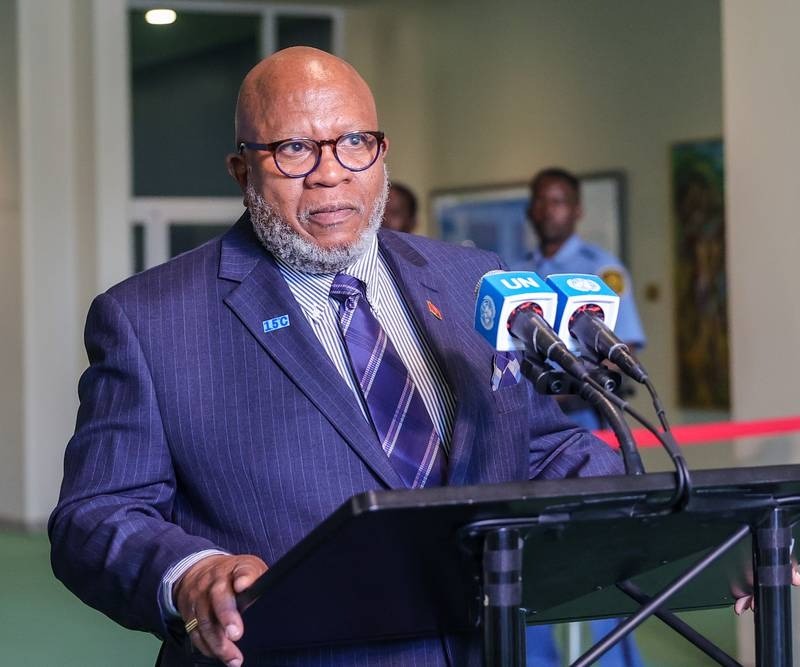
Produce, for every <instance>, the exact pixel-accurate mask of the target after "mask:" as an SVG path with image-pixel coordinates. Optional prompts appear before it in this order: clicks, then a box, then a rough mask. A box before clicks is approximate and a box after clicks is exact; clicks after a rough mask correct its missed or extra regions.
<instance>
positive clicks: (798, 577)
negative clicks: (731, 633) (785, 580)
mask: <svg viewBox="0 0 800 667" xmlns="http://www.w3.org/2000/svg"><path fill="white" fill-rule="evenodd" d="M792 586H800V570H798V569H797V565H793V566H792ZM746 609H752V610H753V611H755V609H756V601H755V597H754V596H752V595H745V596H744V597H742V598H739V599H738V600H736V602H734V603H733V611H735V612H736V615H737V616H738V615H739V614H741V613H742V612H743V611H745V610H746Z"/></svg>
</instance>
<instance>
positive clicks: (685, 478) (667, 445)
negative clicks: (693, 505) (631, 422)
mask: <svg viewBox="0 0 800 667" xmlns="http://www.w3.org/2000/svg"><path fill="white" fill-rule="evenodd" d="M588 384H590V385H591V386H593V387H594V388H595V389H596V390H597V391H600V392H602V393H603V394H604V395H605V396H606V398H608V399H609V400H610V401H611V402H612V403H614V404H615V405H616V406H617V407H618V408H619V409H620V410H622V411H623V412H627V413H628V414H629V415H630V416H631V417H633V418H634V419H635V420H636V421H637V422H639V423H640V424H641V425H642V426H644V427H645V428H646V429H647V430H648V431H650V433H652V434H653V435H654V436H655V437H656V439H657V440H658V441H659V443H661V446H662V447H663V448H664V450H665V451H666V452H667V454H668V455H669V457H670V459H671V460H672V463H673V465H674V466H675V472H676V477H677V479H676V485H675V492H674V493H673V495H672V497H671V498H670V500H669V502H668V503H667V505H668V506H669V507H670V508H671V509H683V508H684V507H685V506H686V505H687V503H688V502H689V497H690V495H691V493H692V481H691V476H690V475H689V469H688V467H687V466H686V461H685V460H684V458H683V455H682V454H681V451H680V449H678V445H677V444H676V443H675V439H674V438H673V437H672V433H671V432H669V431H664V432H663V433H662V432H661V431H659V430H658V429H657V428H656V427H655V426H653V424H651V423H650V422H649V421H648V420H647V419H645V418H644V417H643V416H642V415H641V414H639V413H638V412H637V411H636V410H634V409H633V408H632V407H631V406H630V405H629V404H628V402H627V401H625V400H623V399H622V398H620V397H619V396H617V395H616V394H612V393H609V392H606V391H605V390H604V389H603V387H602V386H600V385H599V384H598V383H597V382H595V381H594V380H592V379H589V380H588ZM664 420H665V421H666V417H664ZM662 423H663V422H662Z"/></svg>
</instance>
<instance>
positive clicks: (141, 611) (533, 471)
mask: <svg viewBox="0 0 800 667" xmlns="http://www.w3.org/2000/svg"><path fill="white" fill-rule="evenodd" d="M235 142H236V143H235V152H234V153H232V154H231V155H230V156H228V158H227V163H228V169H229V171H230V174H231V175H232V177H233V178H234V179H236V181H237V183H238V184H239V186H240V187H241V189H242V192H243V196H244V205H245V207H246V211H245V213H244V214H243V215H242V217H241V218H240V220H239V221H238V222H236V223H235V224H234V225H233V226H232V227H231V229H230V230H229V231H228V232H226V233H225V234H224V235H222V236H221V237H220V238H217V239H215V240H213V241H211V242H209V243H206V244H205V245H203V246H201V247H199V248H197V249H195V250H194V251H191V252H189V253H186V254H184V255H181V256H180V257H178V258H175V259H174V260H172V261H170V262H168V263H166V264H164V265H162V266H159V267H156V268H154V269H152V270H150V271H146V272H144V273H141V274H138V275H136V276H134V277H132V278H130V279H128V280H126V281H124V282H123V283H121V284H119V285H116V286H115V287H112V288H111V289H109V290H108V291H107V292H105V293H104V294H101V295H100V296H98V297H97V298H96V299H95V301H94V302H93V304H92V307H91V309H90V312H89V315H88V318H87V324H86V333H85V340H86V349H87V352H88V356H89V362H90V365H89V368H88V369H87V370H86V372H85V373H84V375H83V377H82V378H81V382H80V385H79V393H80V401H81V403H80V409H79V411H78V419H77V424H76V429H75V434H74V435H73V437H72V439H71V440H70V442H69V444H68V446H67V451H66V455H65V474H64V482H63V486H62V489H61V497H60V500H59V503H58V506H57V507H56V508H55V510H54V512H53V514H52V517H51V519H50V523H49V534H50V538H51V542H52V563H53V569H54V571H55V573H56V575H57V576H58V577H59V578H60V579H61V580H62V581H63V582H64V583H65V584H66V585H67V586H68V587H69V588H70V589H72V590H73V591H74V592H75V593H76V594H77V595H78V596H79V597H81V599H82V600H84V601H85V602H87V603H88V604H90V605H92V606H94V607H96V608H97V609H99V610H101V611H103V612H104V613H106V614H107V615H109V616H110V617H111V618H113V619H115V620H116V621H118V622H119V623H121V624H122V625H125V626H126V627H130V628H136V629H140V630H145V631H148V632H152V633H155V634H156V635H158V636H159V637H161V638H163V639H164V640H165V643H164V645H163V647H162V651H161V653H160V657H159V664H160V665H169V666H182V665H191V664H193V662H192V660H191V659H190V657H189V656H188V655H187V653H186V652H185V650H184V648H183V647H182V645H181V644H182V642H184V640H185V639H186V637H187V636H188V637H189V638H190V640H191V644H192V645H193V646H194V648H195V649H196V650H197V651H199V652H201V653H203V654H205V655H206V656H212V657H214V658H216V659H217V660H219V661H221V662H222V663H224V664H226V665H228V666H229V667H238V666H239V665H241V664H242V661H243V659H245V658H247V664H248V665H326V666H329V665H369V666H372V665H376V666H382V665H385V666H387V667H390V666H391V667H396V666H398V665H416V666H417V667H422V666H425V665H435V666H444V665H459V666H461V665H471V664H480V662H481V653H480V638H479V636H478V635H466V636H460V637H433V638H430V637H429V638H419V639H403V640H395V641H386V642H380V643H377V644H373V645H368V646H337V647H326V648H307V649H302V650H296V651H285V652H281V653H275V654H274V655H270V656H252V657H251V656H243V655H242V653H241V651H240V649H239V648H238V646H237V644H236V640H238V639H239V638H240V637H242V635H243V633H244V632H250V631H253V632H268V631H269V628H255V629H250V628H245V627H244V624H243V621H242V617H241V616H240V615H239V613H238V612H237V610H236V605H235V594H236V593H237V592H239V591H242V590H243V589H245V588H246V587H248V586H249V585H250V584H252V583H253V581H255V580H256V578H257V577H259V576H260V575H261V574H262V573H263V572H265V570H266V569H267V566H268V565H270V564H272V563H274V562H275V561H277V560H278V559H279V558H280V557H281V556H282V555H283V554H285V553H286V552H287V551H288V550H289V549H290V548H291V547H292V546H293V545H295V544H296V543H297V542H298V541H299V540H301V539H302V538H303V537H304V536H305V535H306V534H308V533H309V532H310V531H311V530H312V529H313V528H314V527H315V526H316V525H318V524H319V523H320V522H321V521H323V520H324V519H325V518H326V517H327V516H328V515H329V514H330V513H331V512H333V511H334V510H335V509H336V508H337V507H339V506H340V505H341V504H342V503H343V502H345V501H346V500H347V499H348V498H349V497H351V496H353V495H354V494H357V493H360V492H364V491H368V490H373V489H391V488H419V487H424V486H433V485H445V484H453V485H454V484H460V485H464V484H480V483H497V482H507V481H514V480H524V479H528V478H543V479H548V478H549V479H553V478H562V477H566V476H581V475H597V474H614V473H619V472H620V471H621V466H620V463H619V459H618V457H617V455H616V454H615V453H614V452H612V451H611V450H610V449H609V448H607V447H606V446H605V445H604V444H602V443H601V442H599V441H597V440H594V439H593V438H592V437H591V436H590V435H589V434H587V433H586V432H585V431H582V430H580V429H578V428H576V427H575V426H574V425H572V424H571V423H569V422H567V421H565V419H564V417H563V416H562V415H561V412H560V411H559V410H558V408H557V406H556V405H555V404H554V403H553V402H552V401H551V400H550V399H547V398H544V397H539V396H537V395H534V394H533V393H532V392H531V390H530V387H529V385H528V384H527V383H526V382H524V381H520V377H519V367H518V364H517V359H516V358H515V357H513V356H512V355H509V354H506V353H495V352H494V350H492V349H491V348H489V346H487V345H486V343H485V342H484V341H483V340H482V338H481V337H480V336H478V335H477V334H476V333H475V332H474V331H473V328H472V312H473V308H474V303H473V302H474V296H473V294H472V290H473V287H474V285H475V284H476V281H477V280H478V279H479V278H480V276H481V275H482V274H484V273H485V272H487V271H489V270H492V269H497V268H499V267H500V263H499V260H498V259H497V257H495V256H494V255H491V254H489V253H485V252H482V251H478V250H470V249H466V248H459V247H455V246H451V245H449V244H444V243H440V242H437V241H432V240H429V239H424V238H420V237H416V236H410V235H406V234H397V233H395V232H392V231H389V230H380V231H379V228H380V225H381V220H382V217H383V212H384V206H385V202H386V193H387V182H388V181H387V172H386V167H385V164H384V160H385V156H386V153H387V151H388V149H389V142H388V139H387V138H386V137H384V135H383V134H382V133H381V132H380V130H379V125H378V118H377V114H376V110H375V103H374V101H373V98H372V94H371V93H370V90H369V88H368V87H367V85H366V84H365V83H364V81H363V80H362V78H361V77H360V76H359V75H358V73H357V72H356V71H355V70H354V69H353V68H352V67H351V66H350V65H349V64H347V63H345V62H343V61H342V60H339V59H338V58H335V57H333V56H331V55H329V54H326V53H323V52H321V51H317V50H314V49H309V48H291V49H287V50H284V51H281V52H278V53H276V54H274V55H273V56H271V57H269V58H267V59H266V60H264V61H262V62H261V63H260V64H258V65H257V66H256V67H255V68H253V70H252V71H251V72H250V73H249V74H248V75H247V77H246V78H245V80H244V82H243V84H242V87H241V91H240V94H239V98H238V103H237V108H236V137H235ZM365 359H366V360H367V363H366V364H365ZM365 369H366V370H365ZM387 424H388V426H387ZM387 576H391V573H387ZM298 604H303V602H302V601H300V600H298ZM387 605H389V606H391V600H388V601H387Z"/></svg>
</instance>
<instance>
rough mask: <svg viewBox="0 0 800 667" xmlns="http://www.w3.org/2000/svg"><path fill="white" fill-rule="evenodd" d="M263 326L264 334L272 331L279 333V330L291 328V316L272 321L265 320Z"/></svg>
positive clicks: (275, 318) (280, 316)
mask: <svg viewBox="0 0 800 667" xmlns="http://www.w3.org/2000/svg"><path fill="white" fill-rule="evenodd" d="M261 326H263V327H264V333H270V332H272V331H277V330H278V329H283V328H284V327H288V326H289V316H288V315H278V316H277V317H273V318H272V319H269V320H264V321H263V322H262V323H261Z"/></svg>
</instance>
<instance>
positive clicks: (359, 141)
mask: <svg viewBox="0 0 800 667" xmlns="http://www.w3.org/2000/svg"><path fill="white" fill-rule="evenodd" d="M342 143H344V145H345V147H347V148H360V147H361V146H363V145H364V144H365V143H367V137H365V136H364V135H363V134H362V133H360V132H356V133H355V134H348V135H347V136H345V137H344V140H343V142H342Z"/></svg>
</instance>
